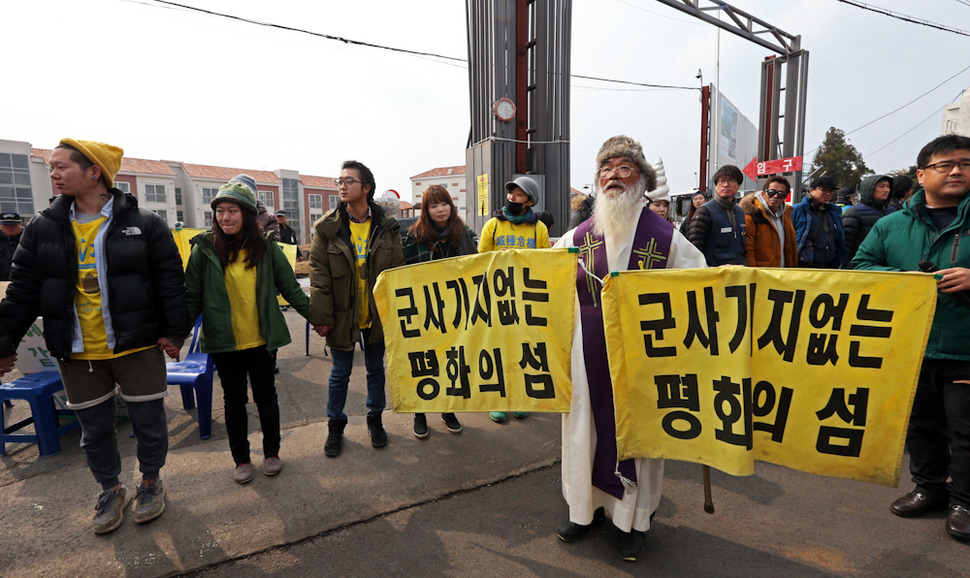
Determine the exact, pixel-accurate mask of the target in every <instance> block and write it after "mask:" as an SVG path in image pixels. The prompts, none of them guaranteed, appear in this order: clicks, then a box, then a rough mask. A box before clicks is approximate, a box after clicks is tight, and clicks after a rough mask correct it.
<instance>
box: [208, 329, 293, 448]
mask: <svg viewBox="0 0 970 578" xmlns="http://www.w3.org/2000/svg"><path fill="white" fill-rule="evenodd" d="M212 361H213V362H215V364H216V370H218V372H219V381H220V382H222V400H223V403H224V404H225V407H226V431H227V432H228V434H229V451H230V452H231V453H232V459H233V461H235V462H236V463H237V464H247V463H249V462H250V461H251V460H250V455H249V414H248V412H247V411H246V404H247V403H248V402H249V397H248V390H247V387H246V376H247V375H248V376H249V384H250V386H251V387H252V389H253V401H254V402H256V410H257V412H258V413H259V426H260V428H261V429H262V430H263V456H264V457H267V458H270V457H273V456H276V455H279V452H280V404H279V401H278V399H277V397H276V376H275V375H274V372H273V369H274V367H275V365H276V361H275V360H274V359H273V356H272V355H271V354H270V353H269V351H267V350H266V346H265V345H260V346H259V347H253V348H251V349H243V350H241V351H229V352H226V353H213V354H212Z"/></svg>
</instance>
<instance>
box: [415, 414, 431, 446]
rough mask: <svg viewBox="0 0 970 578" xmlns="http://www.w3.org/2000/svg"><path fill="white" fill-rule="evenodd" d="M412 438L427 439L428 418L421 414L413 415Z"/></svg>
mask: <svg viewBox="0 0 970 578" xmlns="http://www.w3.org/2000/svg"><path fill="white" fill-rule="evenodd" d="M414 437H416V438H418V439H419V440H423V439H424V438H426V437H428V418H427V417H425V415H424V414H423V413H416V414H414Z"/></svg>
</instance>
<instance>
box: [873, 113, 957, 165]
mask: <svg viewBox="0 0 970 578" xmlns="http://www.w3.org/2000/svg"><path fill="white" fill-rule="evenodd" d="M939 113H940V112H939V111H938V110H934V111H933V112H931V113H930V115H929V116H928V117H926V118H924V119H923V120H921V121H919V123H918V124H917V125H916V126H914V127H913V128H911V129H909V130H908V131H906V132H904V133H903V134H901V135H899V136H897V137H896V138H894V139H893V140H891V141H889V142H887V143H886V144H884V145H882V146H881V147H879V148H877V149H876V150H874V151H872V152H871V153H869V155H868V156H867V157H866V158H871V157H872V156H873V155H875V154H876V153H877V152H879V151H881V150H882V149H884V148H886V147H888V146H889V145H891V144H893V143H894V142H896V141H898V140H899V139H901V138H903V137H904V136H906V135H908V134H909V133H911V132H913V131H914V130H916V129H917V128H919V126H920V125H922V124H923V123H924V122H926V121H928V120H930V119H931V118H933V117H934V116H936V115H938V114H939Z"/></svg>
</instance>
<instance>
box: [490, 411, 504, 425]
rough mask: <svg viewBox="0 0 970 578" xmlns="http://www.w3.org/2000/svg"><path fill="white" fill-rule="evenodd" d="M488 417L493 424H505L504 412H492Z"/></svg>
mask: <svg viewBox="0 0 970 578" xmlns="http://www.w3.org/2000/svg"><path fill="white" fill-rule="evenodd" d="M488 417H490V418H492V421H494V422H495V423H505V412H504V411H493V412H491V413H490V414H488Z"/></svg>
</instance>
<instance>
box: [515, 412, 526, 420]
mask: <svg viewBox="0 0 970 578" xmlns="http://www.w3.org/2000/svg"><path fill="white" fill-rule="evenodd" d="M512 417H514V418H515V419H525V418H527V417H529V412H527V411H513V412H512Z"/></svg>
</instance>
